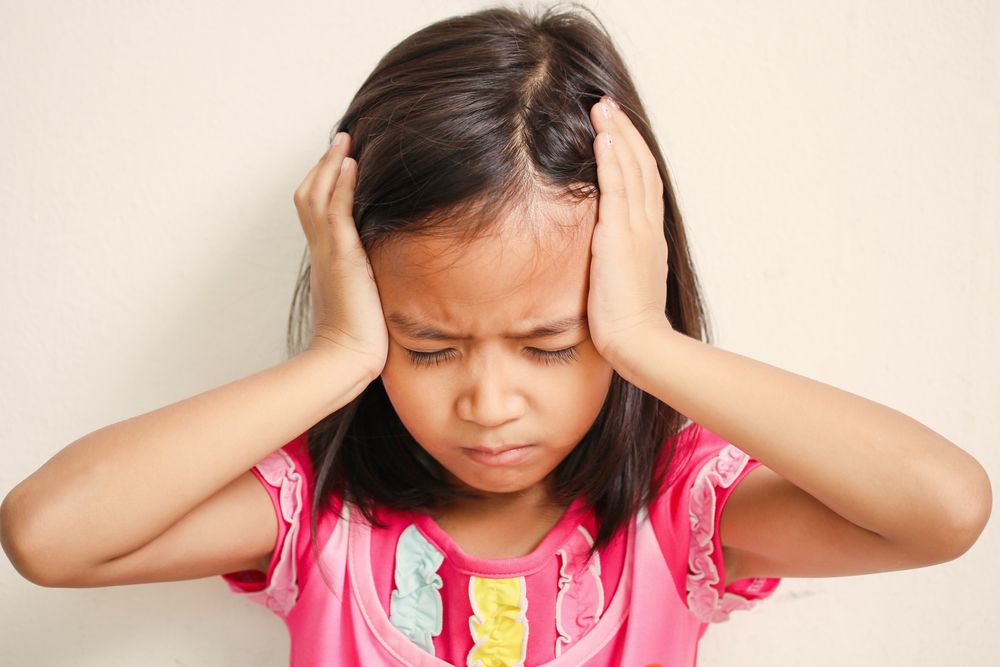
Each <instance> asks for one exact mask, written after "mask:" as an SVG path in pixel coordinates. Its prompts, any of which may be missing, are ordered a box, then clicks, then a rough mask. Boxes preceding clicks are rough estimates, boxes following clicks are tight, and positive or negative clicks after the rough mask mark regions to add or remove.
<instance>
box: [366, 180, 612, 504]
mask: <svg viewBox="0 0 1000 667" xmlns="http://www.w3.org/2000/svg"><path fill="white" fill-rule="evenodd" d="M539 209H540V210H538V209H536V213H537V214H539V215H541V216H543V217H544V218H545V219H546V220H551V219H553V218H554V219H555V220H556V221H557V222H558V223H560V224H559V225H557V226H556V227H558V229H551V231H550V228H551V226H549V225H547V226H546V231H544V232H540V234H541V236H540V237H539V238H537V239H536V237H535V236H534V235H532V234H531V233H524V232H521V233H518V232H516V231H513V230H511V229H509V228H507V229H504V227H505V225H504V224H503V223H501V231H500V232H498V233H497V234H496V235H490V236H486V237H482V238H479V239H477V240H475V241H474V242H473V244H472V245H471V246H468V247H465V248H462V249H460V250H458V251H457V252H456V251H455V250H454V247H453V246H454V240H452V239H447V238H410V237H404V239H403V240H401V241H399V242H394V243H391V244H389V245H387V246H385V247H384V248H382V249H380V250H379V251H377V252H375V253H373V255H372V257H371V262H372V269H373V271H374V274H375V279H376V282H377V283H378V289H379V295H380V299H381V301H382V308H383V311H384V313H385V317H386V326H387V328H388V331H389V353H388V358H387V360H386V364H385V368H384V370H383V372H382V382H383V384H384V386H385V390H386V393H387V394H388V397H389V400H390V401H391V402H392V405H393V407H394V408H395V410H396V413H397V414H398V415H399V418H400V420H401V421H402V422H403V424H404V425H405V426H406V428H407V430H409V432H410V433H411V434H412V435H413V437H414V438H415V439H416V441H417V442H418V443H420V445H421V446H422V447H423V448H424V449H425V450H426V451H427V452H428V453H429V454H430V455H431V456H433V457H434V458H435V459H436V460H437V461H438V462H439V463H440V464H441V465H442V466H443V467H444V468H445V469H446V470H447V471H448V472H450V473H451V475H453V476H454V478H457V481H458V482H460V483H464V484H465V485H467V486H469V487H472V488H474V489H477V490H479V491H480V492H485V493H486V494H487V495H488V496H489V497H491V498H496V499H498V500H502V499H505V498H513V497H518V496H523V495H525V494H523V493H522V492H531V491H539V490H542V491H544V489H545V487H544V486H540V485H539V482H542V481H543V480H544V479H545V478H546V476H547V475H548V474H549V473H550V472H552V470H553V469H554V468H555V467H556V466H557V465H558V464H559V462H561V461H562V460H563V459H564V458H565V457H566V456H567V455H568V454H569V453H570V451H572V449H573V448H574V447H575V446H576V444H577V443H578V442H579V441H580V439H581V438H582V437H583V436H584V434H585V433H586V432H587V430H588V429H589V428H590V426H591V424H592V423H593V422H594V420H595V419H596V417H597V415H598V413H599V412H600V409H601V406H602V405H603V403H604V399H605V397H606V395H607V392H608V388H609V387H610V384H611V377H612V367H611V365H610V364H609V363H608V362H607V361H606V360H605V359H604V358H603V357H601V356H600V355H599V354H598V353H597V350H596V349H595V348H594V345H593V344H592V343H591V341H590V336H589V331H588V329H587V324H586V320H585V319H581V318H585V317H586V313H587V295H588V285H589V271H590V241H591V234H592V232H593V226H594V223H595V221H596V211H597V207H596V201H594V200H585V201H584V202H581V203H580V204H566V203H550V204H542V205H540V206H539ZM553 324H559V325H560V326H556V327H554V329H556V330H557V331H548V332H546V331H537V332H534V333H531V331H532V329H536V328H539V327H542V326H543V325H553ZM507 445H529V446H528V447H526V448H525V449H523V450H521V451H520V452H513V453H512V454H508V455H507V458H509V460H508V461H506V462H504V461H500V460H497V459H492V460H490V459H489V457H488V456H487V457H486V458H484V457H483V456H481V455H478V454H476V453H475V452H474V451H470V450H472V449H473V448H487V449H496V448H501V447H504V446H507ZM453 481H456V480H455V479H453ZM493 494H514V496H510V495H496V496H494V495H493ZM543 497H544V496H543Z"/></svg>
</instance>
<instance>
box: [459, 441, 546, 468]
mask: <svg viewBox="0 0 1000 667" xmlns="http://www.w3.org/2000/svg"><path fill="white" fill-rule="evenodd" d="M532 447H534V445H515V446H513V447H506V448H503V447H501V448H498V449H496V450H493V451H490V450H485V449H470V448H468V447H463V448H462V451H463V452H465V454H466V456H468V457H469V458H470V459H472V460H473V461H475V462H476V463H479V464H481V465H485V466H511V465H517V464H518V463H521V462H523V461H524V460H525V458H527V457H528V455H529V454H530V453H531V449H532Z"/></svg>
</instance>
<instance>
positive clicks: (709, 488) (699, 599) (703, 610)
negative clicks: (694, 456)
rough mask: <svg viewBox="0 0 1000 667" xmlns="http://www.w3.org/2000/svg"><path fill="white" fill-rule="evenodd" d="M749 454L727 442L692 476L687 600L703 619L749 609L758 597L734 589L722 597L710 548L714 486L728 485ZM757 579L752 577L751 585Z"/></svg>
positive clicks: (718, 618)
mask: <svg viewBox="0 0 1000 667" xmlns="http://www.w3.org/2000/svg"><path fill="white" fill-rule="evenodd" d="M749 459H750V456H749V455H748V454H746V453H745V452H743V451H741V450H740V449H738V448H737V447H736V446H735V445H731V444H730V445H726V447H725V448H723V449H722V451H720V452H719V453H718V454H717V455H716V456H715V457H714V458H713V459H711V460H710V461H708V463H706V464H705V465H704V466H702V468H701V470H700V471H699V472H698V476H697V477H696V478H695V481H694V485H693V486H692V487H691V502H690V512H689V514H690V518H691V547H690V550H689V552H688V568H689V572H688V576H687V591H688V596H687V604H688V608H689V609H690V610H691V611H692V612H693V613H694V615H695V616H696V617H697V618H698V619H699V620H700V621H702V622H703V623H710V622H711V623H717V622H720V621H725V620H727V619H728V618H729V614H730V612H732V611H734V610H737V609H749V608H751V607H753V606H754V605H756V604H757V603H758V602H760V600H756V599H749V598H745V597H743V596H742V595H737V594H736V593H731V592H730V593H725V594H724V595H723V596H722V597H721V598H720V597H719V592H718V590H717V589H716V585H717V584H718V583H719V571H718V569H717V568H716V567H715V561H714V560H713V558H712V551H713V550H714V549H715V545H714V543H713V535H714V534H715V501H716V495H715V494H716V491H715V489H716V488H720V487H721V488H727V487H729V486H730V485H731V484H732V483H733V482H734V481H735V480H736V478H737V477H739V475H740V473H741V472H743V468H745V467H746V465H747V462H748V461H749ZM757 583H758V580H757V579H755V580H754V581H753V582H752V584H751V588H753V587H754V586H755V585H756V584H757Z"/></svg>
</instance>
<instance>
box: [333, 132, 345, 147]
mask: <svg viewBox="0 0 1000 667" xmlns="http://www.w3.org/2000/svg"><path fill="white" fill-rule="evenodd" d="M343 141H344V133H343V132H338V133H337V134H335V135H334V136H333V145H334V146H339V145H340V144H341V142H343Z"/></svg>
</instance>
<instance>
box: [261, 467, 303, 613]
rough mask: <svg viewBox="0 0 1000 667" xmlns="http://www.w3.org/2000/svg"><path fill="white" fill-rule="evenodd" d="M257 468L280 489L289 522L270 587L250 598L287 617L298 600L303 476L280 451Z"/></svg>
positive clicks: (284, 516)
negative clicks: (297, 547) (297, 552)
mask: <svg viewBox="0 0 1000 667" xmlns="http://www.w3.org/2000/svg"><path fill="white" fill-rule="evenodd" d="M255 467H256V468H257V470H259V471H260V474H261V476H262V477H263V478H264V479H265V480H266V481H267V483H268V484H270V485H271V486H273V487H275V488H277V489H278V490H279V491H278V498H279V503H278V504H279V508H280V510H281V517H282V519H284V520H285V522H287V523H288V532H286V533H285V539H284V540H283V541H282V543H281V545H280V546H279V547H277V549H278V550H279V552H280V555H279V556H278V562H277V563H275V565H274V570H273V571H272V572H271V585H270V586H268V587H267V588H266V589H264V590H262V591H257V592H255V593H252V594H251V595H254V596H261V597H262V598H263V601H264V604H265V605H266V606H267V608H268V609H270V610H271V611H274V612H276V613H280V614H281V615H287V614H288V612H289V611H291V609H292V607H293V606H294V605H295V601H296V600H297V599H298V597H299V585H298V579H297V578H296V573H295V569H296V564H295V545H296V543H297V537H298V534H299V517H300V516H301V514H302V503H303V498H302V491H303V480H302V475H301V473H299V472H298V471H297V470H296V469H295V462H294V461H293V460H292V457H290V456H289V455H288V454H286V453H285V452H284V451H282V450H280V449H278V450H275V451H274V452H271V453H270V454H268V455H267V457H266V458H264V459H263V460H262V461H261V462H260V463H258V464H257V465H256V466H255Z"/></svg>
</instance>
